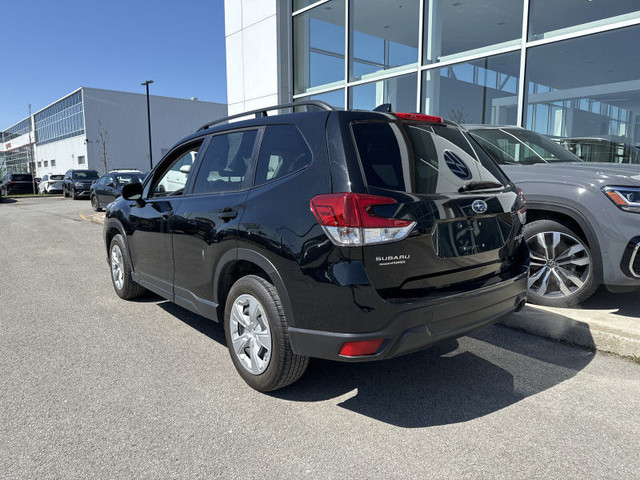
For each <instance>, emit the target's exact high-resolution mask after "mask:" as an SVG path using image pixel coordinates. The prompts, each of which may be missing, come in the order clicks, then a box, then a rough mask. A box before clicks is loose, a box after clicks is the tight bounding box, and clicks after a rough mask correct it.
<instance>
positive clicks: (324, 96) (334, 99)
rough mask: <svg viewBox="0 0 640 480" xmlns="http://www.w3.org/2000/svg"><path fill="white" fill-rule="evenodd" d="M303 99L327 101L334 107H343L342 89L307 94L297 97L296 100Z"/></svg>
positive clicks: (301, 100) (300, 100)
mask: <svg viewBox="0 0 640 480" xmlns="http://www.w3.org/2000/svg"><path fill="white" fill-rule="evenodd" d="M305 100H320V101H321V102H325V103H328V104H329V105H331V106H332V107H335V108H344V89H342V88H341V89H339V90H333V91H331V92H325V93H319V94H317V95H309V96H307V97H300V98H297V99H296V100H295V101H296V102H303V101H305Z"/></svg>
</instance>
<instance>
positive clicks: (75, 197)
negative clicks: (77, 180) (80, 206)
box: [71, 188, 78, 200]
mask: <svg viewBox="0 0 640 480" xmlns="http://www.w3.org/2000/svg"><path fill="white" fill-rule="evenodd" d="M71 198H72V199H74V200H77V199H78V196H77V195H76V189H75V188H71Z"/></svg>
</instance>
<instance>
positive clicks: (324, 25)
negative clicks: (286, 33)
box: [293, 0, 345, 93]
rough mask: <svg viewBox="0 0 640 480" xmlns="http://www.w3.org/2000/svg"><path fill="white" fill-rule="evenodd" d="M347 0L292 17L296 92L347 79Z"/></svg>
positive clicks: (333, 1) (338, 0) (335, 0)
mask: <svg viewBox="0 0 640 480" xmlns="http://www.w3.org/2000/svg"><path fill="white" fill-rule="evenodd" d="M344 19H345V6H344V0H331V1H330V2H327V3H323V4H322V5H320V6H318V7H316V8H312V9H311V10H308V11H306V12H304V13H302V14H300V15H296V16H295V17H294V18H293V77H294V90H295V93H305V92H307V91H308V90H310V89H312V88H313V87H318V86H322V85H324V86H326V85H327V84H331V83H335V82H338V83H342V82H344V50H345V46H344V35H345V33H344Z"/></svg>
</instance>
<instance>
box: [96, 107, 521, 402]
mask: <svg viewBox="0 0 640 480" xmlns="http://www.w3.org/2000/svg"><path fill="white" fill-rule="evenodd" d="M295 105H296V107H298V106H304V105H306V106H307V108H308V109H310V110H313V111H306V112H300V113H291V114H282V115H272V116H267V114H266V111H269V110H274V109H285V108H290V107H291V106H290V105H288V106H287V105H285V106H279V107H274V108H273V109H267V110H266V111H265V110H264V109H262V110H260V111H257V112H249V114H255V116H256V118H255V119H251V120H245V121H239V122H237V123H227V124H223V121H220V120H219V121H216V122H213V123H210V124H207V125H204V126H203V127H202V128H201V129H200V130H198V131H197V132H196V133H194V134H193V135H191V136H189V137H187V138H185V139H183V140H182V141H180V142H179V143H178V144H176V145H175V146H174V147H173V148H172V149H171V150H170V151H169V152H168V153H167V154H166V155H165V157H164V158H163V159H162V160H161V161H160V162H159V164H158V165H157V166H156V167H155V168H154V169H153V171H152V172H151V174H150V175H149V177H148V178H147V179H146V180H145V182H144V184H137V183H132V184H129V185H125V186H124V187H123V189H122V196H121V197H120V198H118V199H117V200H116V201H115V202H113V203H111V204H110V205H109V207H108V208H107V212H106V220H105V226H104V239H105V246H106V252H107V255H108V261H109V265H110V269H111V277H112V281H113V285H114V288H115V291H116V293H117V294H118V295H119V296H120V297H121V298H124V299H130V298H134V297H137V296H139V295H142V294H143V293H144V291H145V289H149V290H152V291H153V292H155V293H157V294H159V295H161V296H163V297H165V298H167V299H169V300H171V301H173V302H175V303H177V304H178V305H181V306H183V307H184V308H187V309H189V310H192V311H193V312H196V313H198V314H200V315H203V316H204V317H207V318H210V319H211V320H215V321H219V322H223V324H224V328H225V334H226V339H227V345H228V347H229V351H230V355H231V359H232V361H233V363H234V365H235V367H236V369H237V371H238V372H239V374H240V375H241V376H242V378H243V379H244V380H245V381H246V382H247V383H248V384H249V385H250V386H251V387H253V388H255V389H257V390H261V391H269V390H275V389H278V388H281V387H284V386H285V385H288V384H290V383H292V382H294V381H296V380H297V379H298V378H299V377H300V376H301V375H302V374H303V372H304V370H305V368H306V366H307V363H308V358H309V357H320V358H327V359H332V360H341V361H365V360H379V359H386V358H391V357H395V356H398V355H403V354H406V353H410V352H414V351H416V350H420V349H424V348H426V347H428V346H431V345H433V344H436V343H438V342H441V341H445V340H450V339H453V338H456V337H460V336H463V335H466V334H467V333H469V332H471V331H473V330H475V329H477V328H480V327H482V326H484V325H487V324H490V323H493V322H496V321H497V319H498V318H500V317H501V316H503V315H505V314H509V313H511V312H513V311H514V310H517V309H519V308H521V307H522V306H523V305H524V302H525V298H526V290H527V272H528V262H529V255H528V249H527V246H526V244H525V243H524V241H523V239H522V224H523V221H524V218H525V215H526V205H525V203H524V199H523V197H522V194H521V192H519V191H518V190H517V188H516V187H515V185H514V184H513V183H511V182H510V181H509V180H508V179H507V177H506V176H505V175H504V174H503V173H502V171H501V170H500V168H499V167H498V166H497V165H496V163H495V162H494V161H493V160H492V159H491V157H490V156H489V155H488V154H487V153H486V152H485V151H484V150H483V149H482V148H480V147H479V146H478V144H477V143H476V141H475V140H473V138H471V137H470V136H469V135H468V134H467V133H466V132H465V131H463V130H462V129H460V128H459V127H457V126H456V125H453V124H449V123H446V122H443V121H442V119H440V118H438V117H429V116H426V115H418V114H401V113H398V114H392V113H381V112H376V111H374V112H366V111H337V110H333V109H331V107H329V106H328V105H326V104H324V103H322V102H303V103H296V104H295ZM245 115H248V114H247V113H244V114H242V116H245ZM231 118H236V117H231Z"/></svg>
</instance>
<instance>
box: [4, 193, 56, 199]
mask: <svg viewBox="0 0 640 480" xmlns="http://www.w3.org/2000/svg"><path fill="white" fill-rule="evenodd" d="M60 195H62V194H61V193H59V194H54V193H36V194H35V195H34V194H33V193H23V194H21V195H7V196H6V197H3V198H33V197H59V196H60Z"/></svg>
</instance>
